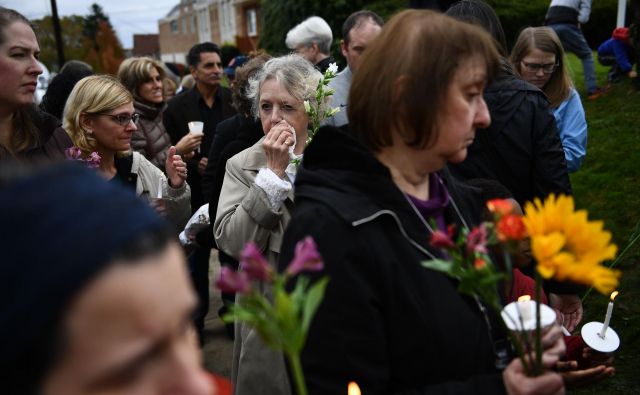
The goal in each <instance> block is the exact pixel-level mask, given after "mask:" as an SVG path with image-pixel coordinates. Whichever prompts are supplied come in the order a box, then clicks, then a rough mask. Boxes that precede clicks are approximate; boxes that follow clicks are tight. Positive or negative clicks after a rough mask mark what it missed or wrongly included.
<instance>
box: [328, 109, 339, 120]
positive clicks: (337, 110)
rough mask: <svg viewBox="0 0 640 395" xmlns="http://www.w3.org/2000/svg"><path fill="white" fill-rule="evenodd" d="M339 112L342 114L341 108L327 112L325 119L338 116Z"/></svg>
mask: <svg viewBox="0 0 640 395" xmlns="http://www.w3.org/2000/svg"><path fill="white" fill-rule="evenodd" d="M339 112H340V107H334V108H332V109H330V110H327V112H326V115H325V118H329V117H332V116H334V115H336V114H337V113H339Z"/></svg>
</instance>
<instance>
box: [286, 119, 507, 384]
mask: <svg viewBox="0 0 640 395" xmlns="http://www.w3.org/2000/svg"><path fill="white" fill-rule="evenodd" d="M441 176H442V178H443V180H444V181H445V185H446V186H447V189H448V191H449V193H450V195H451V198H452V199H453V201H454V202H455V203H456V204H455V206H456V207H457V209H456V208H454V205H452V204H450V205H449V206H448V207H447V208H446V210H445V218H446V221H447V223H457V224H458V225H460V224H461V222H462V220H463V219H464V221H465V222H466V223H468V224H469V225H472V224H475V223H477V222H478V220H479V214H480V210H481V207H480V201H479V199H478V195H477V193H476V192H477V191H476V190H475V189H471V188H469V187H465V186H462V185H460V184H458V183H457V182H455V181H454V180H453V179H452V178H451V177H450V176H449V174H448V172H447V171H446V170H445V171H443V172H442V173H441ZM295 201H296V207H295V209H294V212H293V216H292V219H291V221H290V223H289V227H288V229H287V231H286V233H285V235H284V241H283V245H282V249H281V260H280V263H279V269H280V270H284V269H285V268H286V266H287V265H288V263H289V261H290V260H291V258H292V256H293V251H294V248H295V244H296V242H298V241H299V240H301V239H302V238H304V237H305V236H307V235H310V236H312V237H313V238H314V239H315V241H316V243H317V245H318V248H319V251H320V253H321V255H322V257H323V259H324V263H325V268H324V271H323V272H321V273H316V274H314V275H312V280H314V281H315V280H317V279H318V278H319V277H320V276H325V275H327V276H329V278H330V280H329V284H328V287H327V289H326V294H325V298H324V301H323V302H322V304H321V306H320V308H319V310H318V312H317V315H316V316H315V318H314V319H313V322H312V324H311V328H310V332H309V336H308V339H307V343H306V346H305V349H304V351H303V354H302V364H303V369H304V373H305V377H306V380H307V385H308V387H309V393H310V394H344V393H345V391H346V388H347V383H348V382H349V381H356V382H357V383H358V384H359V385H360V387H361V389H362V392H363V393H365V394H501V393H504V392H505V390H504V385H503V382H502V379H501V375H500V374H499V372H498V371H497V370H496V369H495V367H494V353H493V347H492V340H491V336H490V334H489V333H490V331H489V329H488V325H487V321H486V320H485V316H484V315H483V313H482V312H481V310H480V308H479V306H478V304H477V303H476V301H475V300H473V299H471V298H467V297H464V296H461V295H460V294H459V293H458V292H457V290H456V286H457V284H456V283H455V281H453V280H451V279H450V278H448V277H446V276H444V275H442V274H440V273H437V272H435V271H432V270H429V269H426V268H424V267H422V266H421V264H420V262H422V261H425V260H428V259H430V256H438V252H437V251H435V250H433V249H432V248H431V247H430V246H429V243H428V240H429V237H430V234H429V232H428V230H427V229H426V227H425V226H424V224H423V223H422V222H421V220H420V219H419V218H418V217H417V215H416V214H415V212H414V211H413V209H412V208H411V206H410V205H409V203H408V202H407V199H406V198H405V196H404V195H403V193H402V192H401V191H400V190H399V189H398V188H397V187H396V185H395V184H394V183H393V181H392V179H391V175H390V173H389V170H388V169H387V168H386V167H385V166H384V165H382V163H380V162H379V161H378V160H377V159H376V158H375V157H374V156H372V155H371V153H370V152H369V151H368V150H367V149H365V148H364V147H363V146H362V145H360V144H359V143H358V142H357V141H356V140H355V139H353V138H352V137H351V136H349V135H348V134H346V133H344V132H342V131H340V130H339V129H336V128H333V127H324V128H322V129H321V130H320V131H319V132H318V134H317V135H316V137H315V139H314V141H313V142H312V143H311V145H310V146H309V147H308V148H307V149H306V150H305V156H304V160H303V163H302V166H301V168H300V169H299V171H298V174H297V176H296V184H295Z"/></svg>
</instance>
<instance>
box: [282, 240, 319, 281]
mask: <svg viewBox="0 0 640 395" xmlns="http://www.w3.org/2000/svg"><path fill="white" fill-rule="evenodd" d="M323 268H324V262H322V257H321V256H320V253H319V252H318V248H317V247H316V243H315V241H313V238H312V237H311V236H307V237H305V238H304V239H302V240H300V241H299V242H298V243H297V244H296V252H295V256H294V257H293V260H292V261H291V263H290V264H289V267H288V268H287V274H288V275H290V276H295V275H296V274H298V273H300V272H302V271H309V272H317V271H320V270H322V269H323Z"/></svg>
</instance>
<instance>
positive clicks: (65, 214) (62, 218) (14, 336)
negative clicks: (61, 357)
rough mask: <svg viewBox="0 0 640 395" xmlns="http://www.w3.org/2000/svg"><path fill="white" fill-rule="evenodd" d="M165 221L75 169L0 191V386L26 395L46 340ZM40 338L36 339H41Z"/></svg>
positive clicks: (42, 361) (52, 171)
mask: <svg viewBox="0 0 640 395" xmlns="http://www.w3.org/2000/svg"><path fill="white" fill-rule="evenodd" d="M165 227H166V223H165V221H164V220H163V219H162V218H160V217H159V216H158V215H157V214H156V213H155V212H154V211H153V210H152V209H151V208H150V207H148V206H147V205H146V204H145V203H144V202H142V201H141V200H140V199H138V198H137V197H136V196H135V195H134V194H133V193H132V192H131V191H129V190H127V189H125V188H124V187H123V186H120V185H118V184H116V183H113V182H106V181H105V180H103V179H102V178H100V177H99V176H98V175H97V174H96V173H95V171H92V170H90V169H87V168H85V167H84V166H82V165H78V164H76V163H70V162H69V163H64V164H62V165H56V166H53V167H50V168H47V169H44V170H43V171H41V172H39V173H37V174H34V175H32V176H30V177H28V178H24V179H21V180H18V181H14V182H12V183H10V184H9V185H8V186H6V187H4V188H0V262H1V263H0V344H1V347H0V378H1V379H0V382H1V383H3V384H2V386H3V390H2V392H3V393H5V392H4V391H5V390H8V392H7V393H21V394H25V393H30V392H31V391H34V390H37V389H36V388H33V387H31V388H27V387H28V386H33V385H38V384H35V383H36V382H37V381H38V380H40V379H41V378H42V377H39V376H41V375H43V374H44V373H45V372H44V370H46V368H48V364H49V363H51V361H49V360H47V359H48V358H51V355H50V354H51V353H52V352H53V351H54V350H50V349H47V348H49V347H52V346H51V344H49V343H51V339H50V338H48V337H55V336H56V335H57V334H56V333H46V332H47V331H52V330H54V329H56V328H57V327H59V324H60V322H61V320H62V318H63V316H64V313H65V310H66V308H67V307H68V306H69V304H70V303H71V302H72V300H73V299H74V297H76V296H77V295H78V294H79V293H80V292H81V291H82V290H83V288H84V287H85V286H86V285H87V284H88V283H89V282H90V281H91V280H93V279H94V278H95V277H96V276H97V275H99V274H100V273H101V272H102V271H104V270H105V268H106V267H108V266H109V264H110V263H111V262H112V261H113V259H114V257H115V256H116V255H117V254H118V253H119V252H120V251H121V250H122V249H123V248H125V247H126V246H127V245H128V244H130V243H131V242H132V241H133V240H135V239H136V238H139V237H142V236H143V235H145V234H148V233H152V232H154V231H159V230H163V229H164V228H165ZM43 332H44V333H43Z"/></svg>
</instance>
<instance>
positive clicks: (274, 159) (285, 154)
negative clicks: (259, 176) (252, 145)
mask: <svg viewBox="0 0 640 395" xmlns="http://www.w3.org/2000/svg"><path fill="white" fill-rule="evenodd" d="M294 144H295V130H294V129H293V126H291V125H289V124H288V123H287V121H285V120H282V121H280V122H278V123H277V124H275V125H274V126H273V127H272V128H271V130H269V132H267V135H266V136H265V139H264V140H263V141H262V148H263V149H264V153H265V155H266V157H267V168H269V169H270V170H271V171H273V172H274V173H276V175H277V176H278V177H280V178H284V176H285V169H286V168H287V166H288V165H289V147H292V146H293V145H294Z"/></svg>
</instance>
